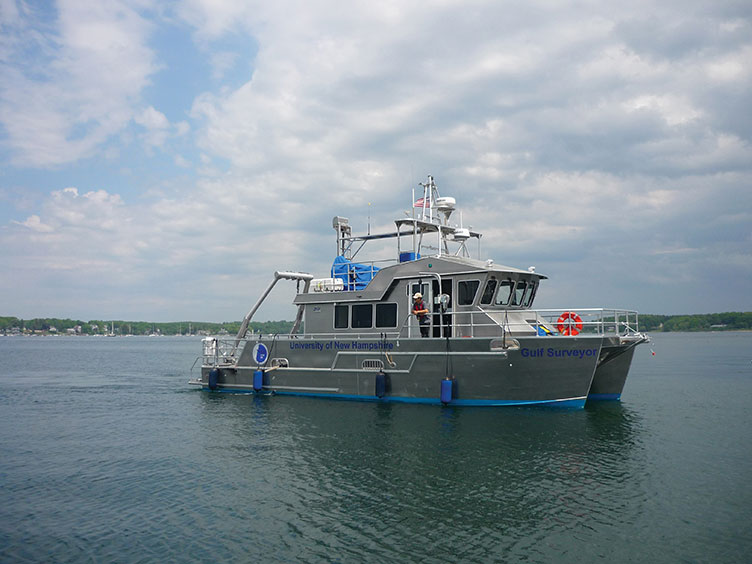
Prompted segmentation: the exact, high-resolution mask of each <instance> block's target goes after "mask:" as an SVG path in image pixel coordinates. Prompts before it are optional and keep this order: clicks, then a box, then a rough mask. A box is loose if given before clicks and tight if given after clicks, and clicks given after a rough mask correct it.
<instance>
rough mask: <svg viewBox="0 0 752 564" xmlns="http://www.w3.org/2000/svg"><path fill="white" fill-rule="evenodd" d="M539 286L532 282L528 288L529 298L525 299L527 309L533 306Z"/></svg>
mask: <svg viewBox="0 0 752 564" xmlns="http://www.w3.org/2000/svg"><path fill="white" fill-rule="evenodd" d="M537 287H538V285H537V284H536V283H535V282H530V286H528V288H527V298H526V299H525V307H530V306H531V305H533V298H535V290H536V288H537Z"/></svg>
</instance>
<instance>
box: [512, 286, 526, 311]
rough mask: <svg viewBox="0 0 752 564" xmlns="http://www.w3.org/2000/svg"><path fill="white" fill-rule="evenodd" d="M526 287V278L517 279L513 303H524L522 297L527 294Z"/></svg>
mask: <svg viewBox="0 0 752 564" xmlns="http://www.w3.org/2000/svg"><path fill="white" fill-rule="evenodd" d="M525 288H527V282H525V281H524V280H517V285H516V286H515V288H514V295H513V297H512V305H522V299H523V297H524V296H525Z"/></svg>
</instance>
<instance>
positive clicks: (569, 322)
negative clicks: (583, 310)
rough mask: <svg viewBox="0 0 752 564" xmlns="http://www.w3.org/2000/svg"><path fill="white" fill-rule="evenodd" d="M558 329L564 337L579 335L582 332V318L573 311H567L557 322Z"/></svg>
mask: <svg viewBox="0 0 752 564" xmlns="http://www.w3.org/2000/svg"><path fill="white" fill-rule="evenodd" d="M556 328H557V329H558V330H559V333H561V334H562V335H578V334H579V333H580V331H582V318H581V317H580V316H579V315H577V314H576V313H575V312H573V311H565V312H564V313H562V314H561V315H560V316H559V319H558V320H557V321H556Z"/></svg>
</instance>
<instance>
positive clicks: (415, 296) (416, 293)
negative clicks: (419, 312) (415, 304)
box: [413, 292, 423, 300]
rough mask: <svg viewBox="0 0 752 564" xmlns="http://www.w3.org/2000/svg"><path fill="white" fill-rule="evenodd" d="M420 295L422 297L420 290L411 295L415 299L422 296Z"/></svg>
mask: <svg viewBox="0 0 752 564" xmlns="http://www.w3.org/2000/svg"><path fill="white" fill-rule="evenodd" d="M422 297H423V294H421V293H420V292H415V295H414V296H413V299H414V300H417V299H418V298H422Z"/></svg>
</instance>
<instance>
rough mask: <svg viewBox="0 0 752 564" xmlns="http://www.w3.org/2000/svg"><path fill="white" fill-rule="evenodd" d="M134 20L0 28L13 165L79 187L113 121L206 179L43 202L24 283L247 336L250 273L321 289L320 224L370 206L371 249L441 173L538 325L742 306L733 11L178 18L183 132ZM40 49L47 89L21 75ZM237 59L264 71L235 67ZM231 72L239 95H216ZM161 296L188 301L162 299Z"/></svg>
mask: <svg viewBox="0 0 752 564" xmlns="http://www.w3.org/2000/svg"><path fill="white" fill-rule="evenodd" d="M19 5H20V4H19ZM23 6H25V5H23ZM131 6H132V5H130V4H127V5H126V4H122V3H120V2H117V1H115V0H110V1H108V2H105V3H102V4H101V5H98V7H97V8H96V9H93V10H91V13H87V14H82V13H81V11H82V10H83V8H80V7H78V5H77V4H76V3H74V2H70V1H69V2H64V3H61V5H60V16H59V17H58V18H56V19H54V18H53V19H52V20H50V22H51V23H50V24H49V25H48V26H46V27H45V26H42V27H39V26H30V24H29V21H30V18H31V17H32V16H31V15H30V13H29V11H28V10H25V11H24V10H15V11H14V10H10V11H7V12H6V13H5V15H4V16H3V18H4V20H3V25H4V26H5V28H7V29H9V30H11V31H12V33H10V34H9V35H5V39H2V40H0V56H2V62H3V67H2V69H3V70H2V72H3V74H4V76H3V81H2V85H0V120H2V123H3V125H4V128H5V131H6V136H7V146H8V148H9V150H10V151H11V155H12V156H13V163H14V164H16V165H24V166H30V167H45V166H49V165H53V164H60V163H66V162H67V163H76V162H77V161H78V160H79V159H81V158H82V157H85V156H86V155H90V154H92V153H93V152H95V151H96V150H97V148H100V147H102V145H103V144H105V142H106V140H107V139H111V138H112V137H113V136H114V135H115V134H116V133H117V132H119V131H123V130H124V128H125V127H126V124H127V123H129V122H130V123H135V124H136V125H137V129H136V130H135V131H137V133H136V135H142V139H143V140H144V142H145V144H146V145H147V146H148V147H151V148H159V149H160V150H159V151H154V153H155V154H158V155H161V157H160V158H163V159H164V161H162V162H163V163H166V164H169V165H170V166H174V167H177V168H179V169H180V174H183V173H185V174H188V173H194V172H195V174H196V175H197V176H190V177H182V176H181V177H178V178H174V179H165V178H161V179H158V180H154V177H155V176H156V175H155V174H154V173H153V172H151V171H145V172H146V174H144V175H143V176H144V177H147V178H148V179H145V180H143V181H142V182H143V184H144V185H143V187H142V188H141V190H140V191H138V190H137V191H135V192H134V193H132V194H129V195H128V197H126V195H125V194H122V195H119V194H120V192H119V190H117V189H114V188H105V189H104V190H101V189H98V188H95V189H89V188H87V189H86V190H84V189H80V190H76V191H73V190H62V191H61V190H52V189H49V190H47V191H46V193H45V196H44V197H43V198H42V201H43V203H42V205H41V206H40V207H39V209H33V210H24V212H23V214H21V215H18V216H17V217H15V219H14V220H13V221H15V222H14V223H13V222H12V223H10V224H9V225H8V226H6V228H5V230H4V231H3V232H2V234H1V235H0V236H1V237H2V238H3V240H4V241H5V242H7V243H8V245H5V247H6V249H11V251H6V253H8V252H10V253H15V252H16V251H15V250H13V249H16V250H17V249H24V252H26V253H30V254H31V255H32V256H34V257H35V258H34V260H32V261H30V262H29V263H28V265H27V268H29V269H34V268H39V269H41V268H42V265H44V268H48V267H49V269H55V268H57V269H58V270H59V269H61V268H62V265H76V269H77V270H78V271H79V272H85V273H87V279H96V280H98V281H100V282H101V281H103V280H105V281H106V280H109V281H110V282H109V283H108V284H112V285H113V286H112V287H113V288H117V289H118V291H119V294H118V295H124V296H126V295H127V296H130V298H129V299H130V300H132V302H131V304H132V305H133V307H135V304H137V303H138V300H139V299H141V300H146V298H145V296H153V295H159V296H161V301H159V304H160V306H159V307H161V308H163V310H165V311H166V310H170V311H175V312H186V313H185V315H189V314H191V312H192V311H195V310H196V309H199V310H200V311H203V312H206V317H207V318H214V319H217V318H221V317H226V318H238V317H240V315H242V313H243V311H244V310H245V309H246V308H247V305H248V300H249V299H250V298H249V297H248V296H253V295H255V294H256V293H257V292H258V291H259V290H260V289H262V287H263V285H265V283H266V282H265V281H266V276H267V273H270V272H273V271H274V270H276V269H280V268H290V269H301V270H308V271H311V272H314V273H315V274H316V275H320V276H323V275H326V273H327V271H328V263H330V261H331V258H332V257H331V255H332V254H333V252H334V248H333V247H334V245H333V243H332V238H333V237H332V233H331V229H330V227H329V225H330V220H331V216H332V215H334V214H340V215H347V216H349V217H351V218H352V219H353V224H354V225H355V229H356V231H365V222H366V214H367V213H368V212H367V209H368V204H369V203H371V204H372V207H371V208H370V209H371V213H372V215H373V217H374V220H373V222H374V225H376V224H378V225H380V226H381V227H384V228H385V229H388V228H389V227H390V225H389V222H388V219H385V218H389V217H391V216H392V215H399V214H401V213H402V212H401V210H402V209H403V208H405V207H407V206H408V205H409V194H410V190H411V188H412V187H414V186H416V185H417V183H418V182H419V181H422V180H424V179H425V175H426V174H433V175H434V176H435V177H436V179H437V182H438V183H439V187H440V189H441V191H442V193H443V194H446V195H452V196H455V197H457V199H458V202H459V203H460V205H461V206H462V207H463V209H464V212H463V221H464V223H465V225H472V226H473V227H475V228H476V229H479V230H481V231H483V232H484V233H485V234H486V235H485V236H484V238H483V241H482V253H483V254H484V255H485V256H489V257H492V258H495V259H496V260H497V262H502V263H508V264H511V265H513V266H522V267H526V266H528V264H535V265H536V266H537V268H538V271H540V272H543V273H545V274H549V275H551V277H552V280H551V281H550V282H549V283H548V284H547V290H546V292H542V293H541V294H540V296H541V298H540V299H541V300H542V302H541V304H543V305H550V306H557V305H560V304H571V303H572V302H571V300H575V302H577V304H578V305H615V306H621V307H628V306H633V307H638V308H641V309H647V310H650V311H654V312H661V311H668V312H677V311H708V310H714V309H728V308H734V309H739V308H743V309H750V308H752V303H750V301H749V297H748V292H738V291H736V288H737V287H738V286H739V285H740V283H739V281H746V282H750V281H752V271H751V269H752V266H750V265H752V255H751V254H750V248H752V247H750V242H752V233H751V232H750V225H752V221H751V220H752V217H750V213H749V212H748V211H747V210H750V209H752V199H751V198H752V193H751V192H750V191H749V185H750V184H751V183H752V170H751V169H752V148H751V147H750V140H751V139H752V117H750V112H749V107H752V56H750V53H752V43H751V42H750V40H749V38H750V37H752V23H751V22H752V19H751V18H750V13H749V10H748V9H747V8H745V7H744V6H743V5H741V4H738V3H734V2H719V3H715V4H713V5H709V4H707V3H701V2H696V3H689V4H687V3H686V2H678V1H677V2H674V1H668V2H662V3H655V2H649V1H641V2H637V3H636V4H635V3H631V4H623V5H618V6H616V5H604V4H599V3H584V4H583V3H580V4H571V3H570V4H561V5H559V4H551V3H549V2H529V3H524V4H522V5H520V4H519V3H516V4H515V3H506V2H483V1H474V2H469V3H468V2H462V3H456V2H438V3H434V4H432V5H430V6H429V5H426V4H425V2H410V1H403V2H387V3H383V2H382V3H372V2H351V3H348V4H346V5H342V4H341V3H337V2H328V1H324V2H317V3H315V4H311V3H306V2H277V3H270V2H247V3H239V2H233V1H230V0H211V1H210V0H185V1H183V2H177V3H175V4H174V5H171V8H170V11H169V15H170V17H171V18H174V21H180V22H181V25H184V26H186V27H187V28H188V29H189V30H190V33H191V34H192V36H191V37H192V40H193V41H194V42H195V43H196V45H198V46H199V48H198V51H199V52H200V53H202V54H203V56H205V58H206V60H205V61H203V63H204V66H203V67H200V68H202V69H203V71H202V72H204V73H205V74H206V77H197V76H196V75H191V76H190V77H189V78H186V79H185V84H192V85H193V87H194V89H195V90H194V91H193V92H191V96H190V99H191V100H192V103H190V104H189V105H190V111H189V112H188V113H187V114H186V115H185V118H183V117H175V116H176V114H177V112H174V108H170V107H168V106H167V105H165V104H164V101H163V100H164V98H163V99H162V101H160V102H158V101H154V100H142V99H141V98H142V97H144V92H145V91H146V85H148V83H149V81H150V80H156V78H155V77H156V74H155V70H156V69H158V68H159V67H160V65H166V64H167V63H166V61H167V59H168V57H167V56H166V54H165V53H162V52H159V51H157V50H155V48H154V47H150V46H149V44H148V41H147V39H148V37H149V34H150V33H151V30H152V29H153V28H155V27H158V26H160V25H165V21H166V20H167V19H169V18H165V20H158V19H155V18H156V17H154V16H153V14H154V13H155V11H153V10H151V11H150V8H149V7H148V5H147V4H146V3H145V2H144V3H143V4H137V5H136V6H137V8H133V7H131ZM293 13H294V14H295V16H294V17H291V16H290V14H293ZM5 28H4V29H5ZM32 28H33V30H34V31H35V34H34V37H35V39H34V43H33V48H34V49H36V50H37V51H38V52H37V53H35V55H34V56H35V58H36V60H40V59H41V60H43V61H46V64H44V65H41V66H39V67H37V68H38V69H41V70H38V71H33V70H31V69H27V68H25V67H23V66H22V65H18V64H15V63H13V62H12V61H13V60H14V59H13V58H14V57H18V55H19V54H24V53H27V51H24V49H28V48H27V47H23V46H22V41H21V38H22V36H24V33H25V32H27V31H29V30H30V29H32ZM110 32H112V33H110ZM236 36H243V37H248V38H250V39H251V40H252V43H253V44H254V45H257V46H258V49H257V50H254V51H253V53H248V52H243V51H242V50H233V49H232V48H231V42H228V41H227V40H228V38H232V37H236ZM97 37H98V38H101V41H100V42H99V43H97V44H96V46H95V47H92V46H91V45H89V43H88V41H87V40H88V38H97ZM27 54H28V53H27ZM199 62H200V61H199ZM196 67H197V68H198V67H199V65H198V64H197V65H196ZM240 67H243V68H252V73H249V75H248V76H247V77H237V76H231V75H232V72H230V71H231V70H232V69H236V68H240ZM203 78H210V79H211V80H208V79H203ZM157 86H162V87H163V88H164V90H165V91H170V92H172V91H173V90H175V89H174V87H173V86H172V85H169V88H168V87H167V86H166V85H157ZM102 93H104V95H103V96H102V95H100V94H102ZM166 99H169V97H166ZM50 101H52V102H50ZM177 115H179V114H177ZM167 116H170V119H172V120H174V121H173V122H171V121H170V119H168V117H167ZM178 120H183V121H178ZM168 139H171V140H173V141H174V142H175V143H181V146H180V151H179V153H171V152H170V148H169V145H170V143H168ZM120 141H121V142H122V145H123V146H125V145H127V144H128V140H127V139H126V138H125V137H123V139H121V140H120ZM124 167H128V168H129V169H131V170H138V171H139V174H141V172H142V171H141V170H140V168H139V163H128V162H126V163H124ZM128 182H129V183H132V180H131V179H130V178H129V181H128ZM69 184H70V182H66V181H61V182H60V183H59V184H57V185H58V186H67V185H69ZM102 186H105V187H106V186H107V184H106V183H102ZM406 202H407V203H406ZM60 257H64V258H62V259H61V258H60ZM721 265H725V266H724V267H725V268H726V272H725V276H724V277H722V278H721V279H719V278H718V276H717V269H718V268H720V267H721ZM30 272H31V271H30ZM34 272H40V270H34ZM176 278H178V279H180V280H181V291H180V292H173V291H171V290H170V291H167V290H165V288H168V287H169V286H170V282H169V281H170V280H171V279H172V280H174V279H176ZM118 281H127V285H126V284H125V283H124V282H123V283H121V282H118ZM710 286H713V287H714V288H716V289H717V290H718V291H716V292H714V293H713V295H712V296H710V297H709V298H707V299H705V300H704V301H701V302H700V301H698V299H697V295H698V292H700V290H699V289H700V288H707V287H710ZM127 288H138V290H137V291H136V292H135V293H134V292H133V291H127ZM549 288H550V289H549ZM615 296H616V297H618V298H619V299H618V303H614V297H615ZM147 301H148V300H147ZM144 303H146V301H144ZM150 303H152V302H150ZM275 303H277V304H278V305H279V307H280V309H279V311H287V310H284V309H282V305H281V303H282V302H281V301H280V302H275ZM212 311H213V312H215V313H214V314H212V313H211V312H212ZM147 313H148V312H147ZM145 317H148V315H146V316H145ZM152 317H153V316H152Z"/></svg>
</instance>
